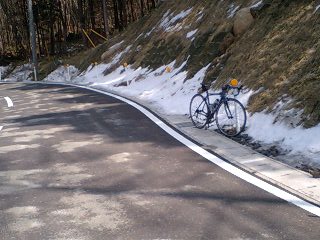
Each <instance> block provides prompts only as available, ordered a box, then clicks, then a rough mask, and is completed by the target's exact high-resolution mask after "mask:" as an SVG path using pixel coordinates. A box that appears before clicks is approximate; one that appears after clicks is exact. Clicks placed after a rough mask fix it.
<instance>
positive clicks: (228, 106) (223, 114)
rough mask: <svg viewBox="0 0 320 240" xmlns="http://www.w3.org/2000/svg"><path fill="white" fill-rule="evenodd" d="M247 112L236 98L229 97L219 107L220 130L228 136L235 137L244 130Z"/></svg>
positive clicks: (217, 122)
mask: <svg viewBox="0 0 320 240" xmlns="http://www.w3.org/2000/svg"><path fill="white" fill-rule="evenodd" d="M246 123H247V114H246V110H245V108H244V106H243V105H242V104H241V103H240V102H239V101H238V100H237V99H234V98H228V99H227V100H226V101H225V102H222V103H221V104H220V106H219V108H218V109H217V113H216V124H217V127H218V129H219V130H220V132H221V133H222V134H223V135H225V136H227V137H235V136H237V135H239V134H240V133H241V132H243V131H244V129H245V127H246Z"/></svg>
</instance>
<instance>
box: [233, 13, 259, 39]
mask: <svg viewBox="0 0 320 240" xmlns="http://www.w3.org/2000/svg"><path fill="white" fill-rule="evenodd" d="M253 21H254V19H253V16H252V14H251V11H250V8H242V9H240V10H239V11H238V12H237V14H236V16H235V19H234V24H233V33H234V35H235V36H239V35H241V34H242V33H244V32H245V31H246V30H247V29H248V28H249V27H250V25H251V24H252V23H253Z"/></svg>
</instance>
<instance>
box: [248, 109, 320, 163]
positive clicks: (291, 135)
mask: <svg viewBox="0 0 320 240" xmlns="http://www.w3.org/2000/svg"><path fill="white" fill-rule="evenodd" d="M246 132H247V134H249V135H250V136H251V137H253V138H254V139H255V140H258V141H262V142H264V143H272V144H274V143H278V144H279V145H280V146H281V147H282V148H283V149H285V150H287V151H290V153H289V155H299V154H302V155H304V156H306V157H308V158H310V159H312V161H313V162H315V163H317V165H318V166H320V141H319V136H320V125H317V126H316V127H313V128H309V129H303V128H302V127H296V128H291V127H288V126H287V125H285V124H283V123H274V116H273V115H270V114H267V113H265V112H262V113H256V114H254V115H253V116H251V117H250V118H249V122H248V130H247V131H246Z"/></svg>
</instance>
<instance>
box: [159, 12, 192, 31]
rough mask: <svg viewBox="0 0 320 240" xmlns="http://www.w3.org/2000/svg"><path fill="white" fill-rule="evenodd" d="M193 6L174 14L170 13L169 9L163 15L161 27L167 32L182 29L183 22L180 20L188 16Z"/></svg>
mask: <svg viewBox="0 0 320 240" xmlns="http://www.w3.org/2000/svg"><path fill="white" fill-rule="evenodd" d="M192 9H193V8H189V9H187V10H183V11H181V12H180V13H178V14H177V15H175V16H173V13H171V14H169V11H168V12H167V13H166V14H165V15H164V16H163V17H162V19H161V22H160V25H159V27H160V28H162V29H164V30H165V31H166V32H173V31H179V30H181V29H182V27H181V23H180V24H179V23H178V22H179V21H181V20H182V19H184V18H185V17H187V16H188V15H189V14H190V13H191V12H192Z"/></svg>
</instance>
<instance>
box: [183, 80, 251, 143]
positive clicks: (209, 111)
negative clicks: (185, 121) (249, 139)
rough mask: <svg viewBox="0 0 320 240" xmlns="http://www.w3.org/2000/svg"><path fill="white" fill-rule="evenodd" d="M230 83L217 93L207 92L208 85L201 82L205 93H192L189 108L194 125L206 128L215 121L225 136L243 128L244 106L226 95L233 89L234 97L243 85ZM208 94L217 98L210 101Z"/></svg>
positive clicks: (233, 135) (237, 132)
mask: <svg viewBox="0 0 320 240" xmlns="http://www.w3.org/2000/svg"><path fill="white" fill-rule="evenodd" d="M232 81H236V80H232ZM232 85H233V86H231V85H229V84H227V85H225V86H223V87H222V90H221V92H219V93H209V92H208V91H209V87H208V86H206V85H205V84H203V83H201V89H202V91H203V92H205V93H206V95H205V96H203V95H202V94H200V93H198V94H196V95H194V96H193V97H192V99H191V101H190V108H189V113H190V118H191V120H192V122H193V124H194V126H195V127H197V128H200V129H201V128H204V127H205V126H207V128H208V127H209V126H210V124H212V123H213V122H216V125H217V127H218V129H219V131H220V132H221V133H222V134H223V135H225V136H227V137H235V136H237V135H239V134H240V133H241V132H243V131H244V130H245V127H246V123H247V114H246V110H245V108H244V106H243V105H242V104H241V103H240V102H239V101H238V100H237V99H235V98H230V97H228V92H229V91H233V95H234V97H236V96H238V95H239V94H240V91H241V89H242V88H243V86H240V87H237V81H236V84H235V83H234V82H233V84H232ZM234 85H235V86H234ZM210 96H219V98H218V99H216V100H215V101H214V102H213V103H210Z"/></svg>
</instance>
